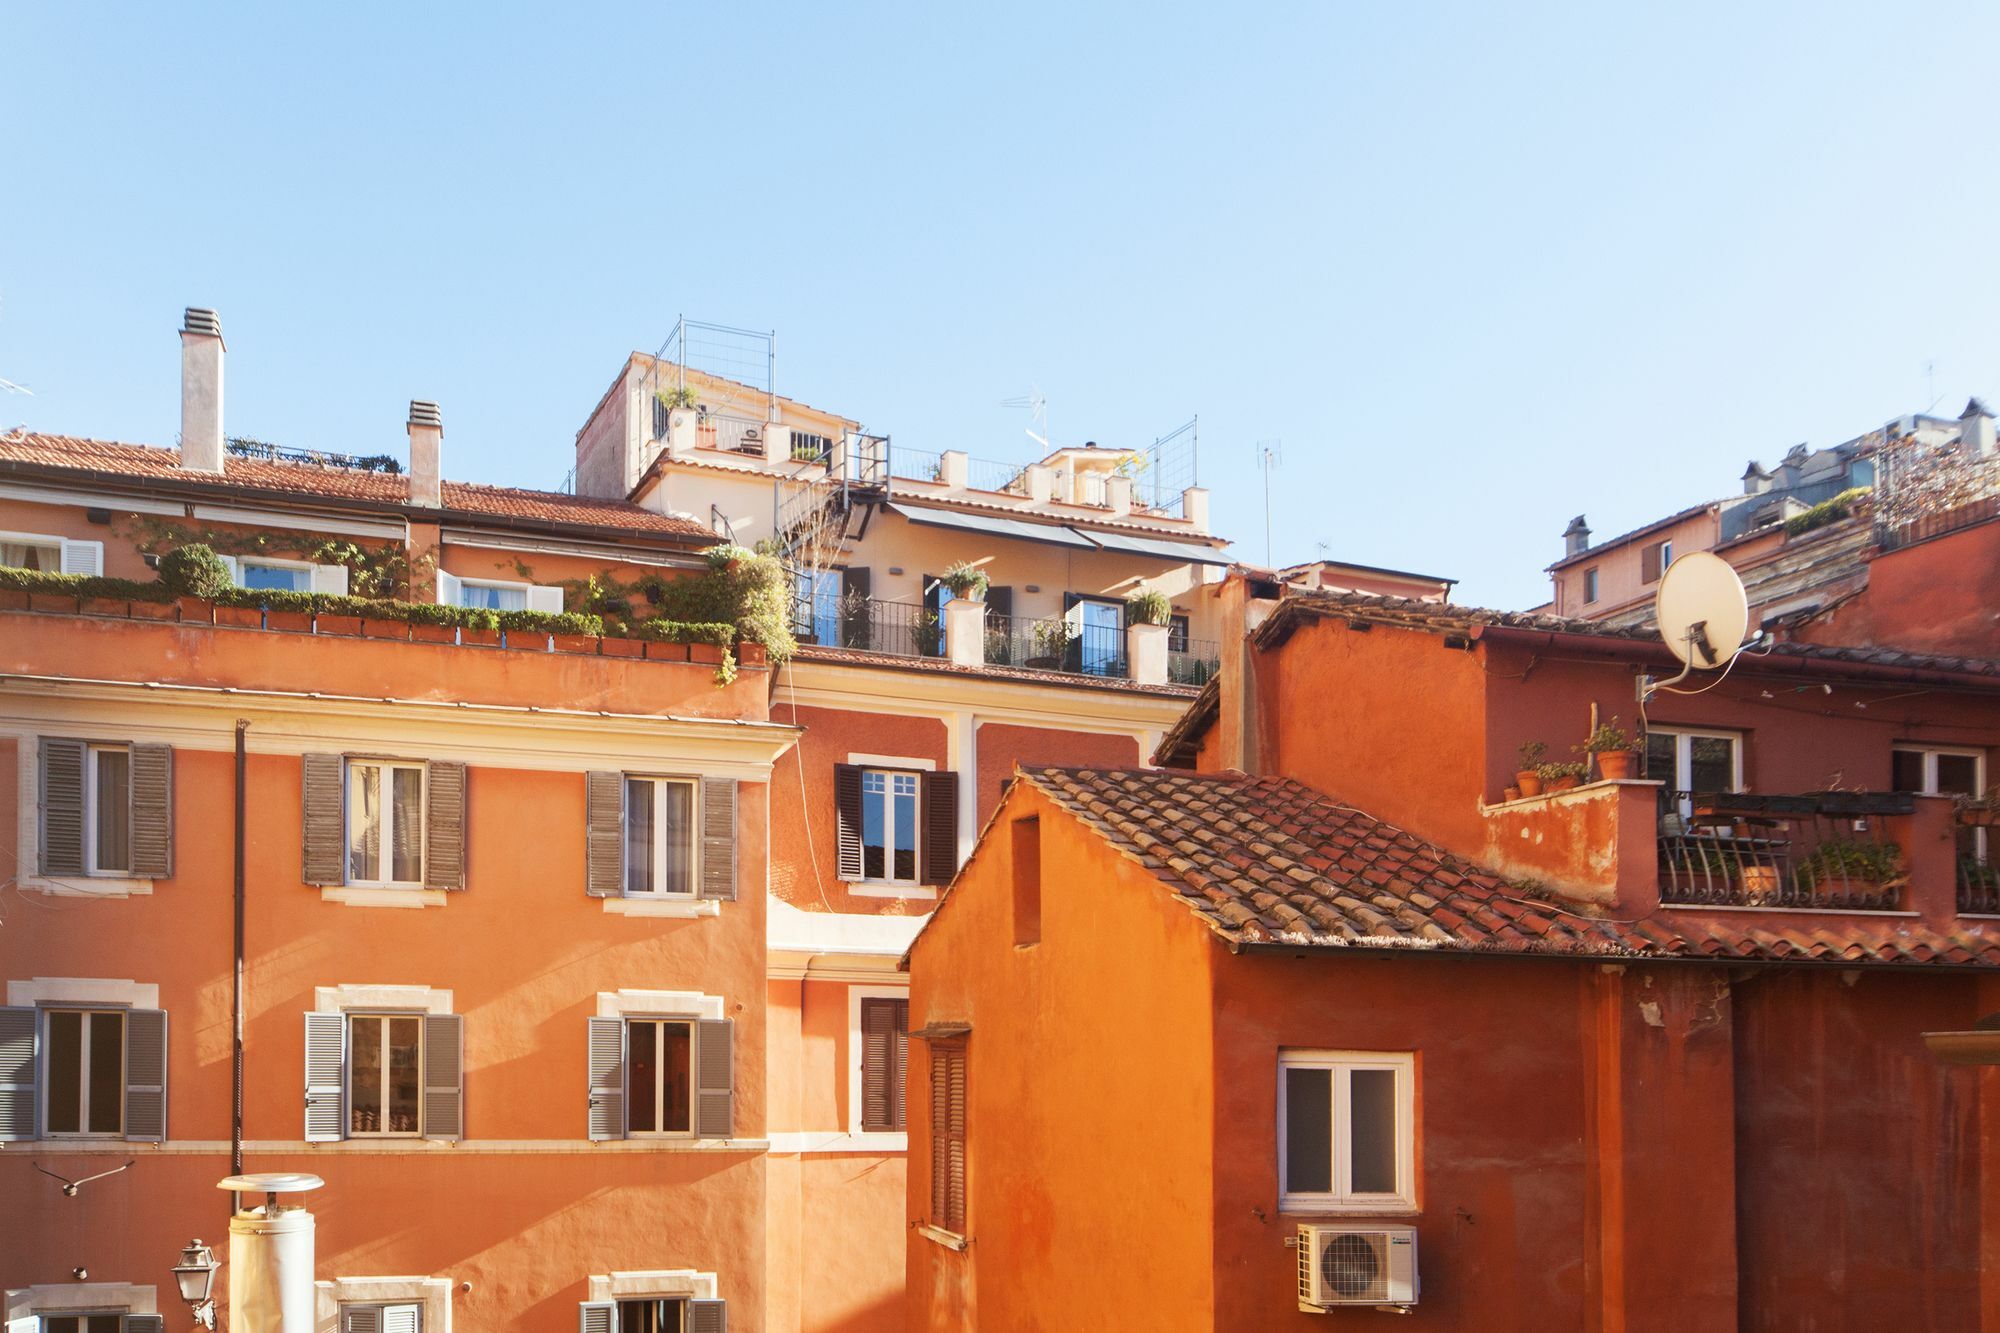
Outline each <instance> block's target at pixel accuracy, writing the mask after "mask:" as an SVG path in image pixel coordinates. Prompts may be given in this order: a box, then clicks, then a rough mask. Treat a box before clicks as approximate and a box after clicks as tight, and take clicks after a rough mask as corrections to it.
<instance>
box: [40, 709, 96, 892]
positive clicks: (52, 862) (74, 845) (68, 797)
mask: <svg viewBox="0 0 2000 1333" xmlns="http://www.w3.org/2000/svg"><path fill="white" fill-rule="evenodd" d="M84 750H85V747H84V743H83V742H82V741H70V740H51V739H50V738H48V737H46V736H44V737H43V738H42V741H41V752H42V753H41V758H42V873H43V874H44V875H81V874H83V873H84V871H83V768H84Z"/></svg>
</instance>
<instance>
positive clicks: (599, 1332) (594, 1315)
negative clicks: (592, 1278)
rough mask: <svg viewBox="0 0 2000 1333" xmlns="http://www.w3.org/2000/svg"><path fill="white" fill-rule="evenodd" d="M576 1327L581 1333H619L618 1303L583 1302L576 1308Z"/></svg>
mask: <svg viewBox="0 0 2000 1333" xmlns="http://www.w3.org/2000/svg"><path fill="white" fill-rule="evenodd" d="M576 1326H577V1329H578V1330H579V1333H617V1329H618V1304H617V1302H615V1301H584V1302H582V1303H581V1304H579V1305H578V1306H577V1307H576Z"/></svg>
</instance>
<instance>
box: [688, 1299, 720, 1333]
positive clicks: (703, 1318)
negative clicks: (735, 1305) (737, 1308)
mask: <svg viewBox="0 0 2000 1333" xmlns="http://www.w3.org/2000/svg"><path fill="white" fill-rule="evenodd" d="M687 1327H688V1333H729V1309H728V1303H727V1302H725V1301H689V1302H688V1303H687Z"/></svg>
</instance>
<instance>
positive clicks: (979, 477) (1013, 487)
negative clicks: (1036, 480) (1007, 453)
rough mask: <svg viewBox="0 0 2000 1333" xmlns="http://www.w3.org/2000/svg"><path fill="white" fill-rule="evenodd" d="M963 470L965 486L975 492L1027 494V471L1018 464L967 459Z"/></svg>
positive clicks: (989, 459) (984, 459)
mask: <svg viewBox="0 0 2000 1333" xmlns="http://www.w3.org/2000/svg"><path fill="white" fill-rule="evenodd" d="M965 468H966V472H965V478H966V480H965V484H966V485H967V486H969V487H971V488H972V489H973V490H975V491H999V492H1002V493H1004V494H1008V495H1022V496H1025V495H1026V494H1027V493H1028V469H1027V468H1025V467H1023V466H1021V465H1020V464H1018V463H1002V462H1000V461H998V460H997V459H992V458H969V459H967V460H966V463H965Z"/></svg>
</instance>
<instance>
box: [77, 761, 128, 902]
mask: <svg viewBox="0 0 2000 1333" xmlns="http://www.w3.org/2000/svg"><path fill="white" fill-rule="evenodd" d="M107 750H116V751H117V752H118V753H120V754H122V755H124V756H125V844H126V850H127V853H128V856H129V853H130V850H131V843H132V747H131V746H130V745H128V744H124V743H103V744H100V743H98V742H96V741H92V742H90V743H89V744H88V745H86V746H85V747H84V761H83V873H84V874H86V875H89V876H90V877H91V878H93V879H130V878H131V876H132V867H131V866H130V865H129V864H127V865H122V866H101V865H99V864H98V863H97V756H98V755H100V754H103V753H104V752H105V751H107Z"/></svg>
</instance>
